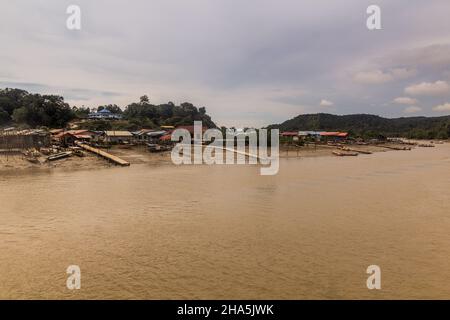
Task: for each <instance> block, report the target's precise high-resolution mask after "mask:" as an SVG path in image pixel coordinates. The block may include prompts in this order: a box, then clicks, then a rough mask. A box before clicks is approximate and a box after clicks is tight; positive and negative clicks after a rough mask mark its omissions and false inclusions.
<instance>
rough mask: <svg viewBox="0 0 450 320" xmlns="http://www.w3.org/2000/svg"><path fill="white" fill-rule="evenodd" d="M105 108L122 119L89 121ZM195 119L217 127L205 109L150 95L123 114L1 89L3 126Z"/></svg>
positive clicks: (117, 125) (102, 125) (134, 125)
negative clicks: (154, 101)
mask: <svg viewBox="0 0 450 320" xmlns="http://www.w3.org/2000/svg"><path fill="white" fill-rule="evenodd" d="M102 109H108V110H109V111H111V112H112V113H116V114H121V115H122V119H123V120H116V121H106V120H87V119H86V118H87V116H88V114H89V113H90V112H94V111H100V110H102ZM195 120H200V121H203V125H205V126H207V127H210V128H212V127H216V125H215V124H214V122H213V121H212V120H211V117H210V116H209V115H207V114H206V109H205V108H204V107H202V108H197V107H195V106H194V105H192V104H191V103H188V102H185V103H182V104H181V105H179V106H176V105H175V104H173V103H172V102H169V103H167V104H161V105H153V104H151V103H150V102H149V99H148V97H147V96H142V97H141V98H140V101H139V102H134V103H131V104H129V105H128V106H127V107H126V108H125V110H124V111H123V110H122V109H121V108H120V107H119V106H117V105H115V104H110V105H105V106H99V107H97V108H93V109H90V108H85V107H80V108H78V107H72V108H71V107H70V106H69V105H68V104H67V103H65V102H64V98H63V97H61V96H56V95H40V94H31V93H28V92H27V91H25V90H21V89H9V88H7V89H1V90H0V126H7V125H15V126H16V125H17V126H20V127H31V128H36V127H48V128H61V127H65V126H66V125H67V124H68V123H69V122H70V121H76V122H78V124H79V125H80V126H81V127H82V128H87V129H92V130H119V129H124V130H135V129H140V128H149V129H150V128H157V127H159V126H161V125H173V126H177V125H192V124H193V122H194V121H195Z"/></svg>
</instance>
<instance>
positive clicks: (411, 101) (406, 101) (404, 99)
mask: <svg viewBox="0 0 450 320" xmlns="http://www.w3.org/2000/svg"><path fill="white" fill-rule="evenodd" d="M393 102H395V103H398V104H407V105H413V104H417V103H418V101H417V99H413V98H409V97H398V98H395V99H394V100H393Z"/></svg>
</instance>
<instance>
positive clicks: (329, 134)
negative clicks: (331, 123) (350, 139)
mask: <svg viewBox="0 0 450 320" xmlns="http://www.w3.org/2000/svg"><path fill="white" fill-rule="evenodd" d="M320 135H321V136H323V137H346V136H348V133H347V132H327V131H324V132H321V133H320Z"/></svg>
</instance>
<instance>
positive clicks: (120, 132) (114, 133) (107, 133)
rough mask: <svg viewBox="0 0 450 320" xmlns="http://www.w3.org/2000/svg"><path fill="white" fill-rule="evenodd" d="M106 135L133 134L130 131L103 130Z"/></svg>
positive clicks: (125, 135) (128, 135)
mask: <svg viewBox="0 0 450 320" xmlns="http://www.w3.org/2000/svg"><path fill="white" fill-rule="evenodd" d="M105 134H106V135H107V136H108V137H132V136H133V134H132V133H131V132H130V131H105Z"/></svg>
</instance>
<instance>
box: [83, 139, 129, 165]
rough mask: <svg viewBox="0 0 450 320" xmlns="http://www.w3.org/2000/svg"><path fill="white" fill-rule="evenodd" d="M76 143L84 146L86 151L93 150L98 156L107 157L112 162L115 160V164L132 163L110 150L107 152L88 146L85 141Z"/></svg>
mask: <svg viewBox="0 0 450 320" xmlns="http://www.w3.org/2000/svg"><path fill="white" fill-rule="evenodd" d="M75 144H76V145H77V146H79V147H80V148H83V149H84V150H86V151H89V152H92V153H94V154H96V155H98V156H100V157H102V158H105V159H107V160H109V161H111V162H113V163H115V164H118V165H120V166H123V167H125V166H129V165H130V163H129V162H128V161H125V160H123V159H121V158H119V157H117V156H115V155H112V154H110V153H108V152H105V151H103V150H100V149H97V148H94V147H91V146H88V145H86V144H84V143H81V142H79V141H76V142H75Z"/></svg>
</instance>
